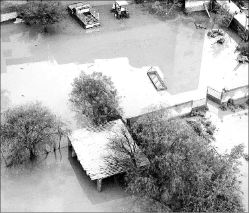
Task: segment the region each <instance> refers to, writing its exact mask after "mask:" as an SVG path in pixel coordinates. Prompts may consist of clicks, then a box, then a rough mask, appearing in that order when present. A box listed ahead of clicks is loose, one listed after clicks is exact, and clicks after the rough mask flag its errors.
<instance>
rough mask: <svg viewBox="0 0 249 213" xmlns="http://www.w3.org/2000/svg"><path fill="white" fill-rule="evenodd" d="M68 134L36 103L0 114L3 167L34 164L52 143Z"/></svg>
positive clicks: (60, 123) (46, 110) (60, 124)
mask: <svg viewBox="0 0 249 213" xmlns="http://www.w3.org/2000/svg"><path fill="white" fill-rule="evenodd" d="M69 132H70V131H69V130H68V129H67V128H65V124H64V123H63V122H62V121H60V120H59V119H57V118H56V116H55V115H53V114H52V113H51V112H50V111H49V110H48V109H47V108H46V107H44V106H42V105H41V104H40V103H32V104H27V105H21V106H17V107H14V108H10V109H8V110H6V111H5V112H3V115H2V122H1V154H2V156H3V158H4V159H6V162H7V166H11V165H14V164H20V163H22V162H24V161H26V160H27V159H30V160H34V159H35V157H36V156H37V155H39V154H41V153H43V152H44V151H45V150H46V148H47V147H48V146H49V147H50V149H51V148H52V147H54V146H55V143H56V139H58V138H59V140H61V135H62V134H63V135H67V134H68V133H69Z"/></svg>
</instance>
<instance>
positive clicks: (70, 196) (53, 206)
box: [1, 148, 134, 212]
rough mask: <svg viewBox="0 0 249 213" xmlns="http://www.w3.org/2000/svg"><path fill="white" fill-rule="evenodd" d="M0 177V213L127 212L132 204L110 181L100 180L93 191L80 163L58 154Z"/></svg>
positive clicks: (66, 150) (130, 199) (3, 173)
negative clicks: (100, 188)
mask: <svg viewBox="0 0 249 213" xmlns="http://www.w3.org/2000/svg"><path fill="white" fill-rule="evenodd" d="M1 168H2V176H1V182H2V184H1V211H3V212H6V211H10V212H13V211H18V212H20V211H28V212H35V211H41V212H42V211H43V212H44V211H49V212H51V211H53V212H60V211H66V212H74V211H81V212H83V211H99V212H101V211H108V212H110V211H130V209H129V208H132V207H133V205H134V201H133V200H132V198H131V197H130V196H128V194H127V193H125V191H124V190H123V189H122V188H121V187H120V186H119V185H118V184H117V183H115V181H114V179H113V178H109V179H105V180H104V181H103V190H102V192H101V193H99V192H97V189H96V183H95V181H91V180H90V178H89V177H88V176H87V175H86V173H85V172H84V171H83V170H82V167H81V165H80V163H79V162H78V161H77V160H76V159H75V158H71V157H70V156H69V155H68V149H67V148H63V149H62V150H61V153H59V152H56V155H54V153H51V154H49V156H48V157H47V158H46V159H45V156H42V157H41V158H40V159H39V160H38V162H35V163H33V164H31V163H30V164H27V165H25V166H22V167H19V168H13V169H8V170H6V169H5V168H4V166H2V167H1Z"/></svg>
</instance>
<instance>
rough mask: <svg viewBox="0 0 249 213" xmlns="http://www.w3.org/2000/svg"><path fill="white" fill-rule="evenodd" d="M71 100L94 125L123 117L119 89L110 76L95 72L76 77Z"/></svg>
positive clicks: (75, 107)
mask: <svg viewBox="0 0 249 213" xmlns="http://www.w3.org/2000/svg"><path fill="white" fill-rule="evenodd" d="M70 102H71V103H72V104H73V106H74V110H75V111H76V112H78V113H80V114H82V115H84V116H85V117H87V118H88V119H89V120H90V122H91V123H92V124H94V125H102V124H105V123H107V122H108V121H111V120H115V119H117V118H120V117H121V114H122V110H121V108H120V107H119V97H118V95H117V90H116V89H115V88H114V85H113V83H112V81H111V79H110V78H108V77H106V76H104V75H102V73H99V72H94V73H92V74H89V75H88V74H85V73H84V72H82V73H81V75H80V76H79V77H78V78H75V79H74V82H73V89H72V92H71V94H70Z"/></svg>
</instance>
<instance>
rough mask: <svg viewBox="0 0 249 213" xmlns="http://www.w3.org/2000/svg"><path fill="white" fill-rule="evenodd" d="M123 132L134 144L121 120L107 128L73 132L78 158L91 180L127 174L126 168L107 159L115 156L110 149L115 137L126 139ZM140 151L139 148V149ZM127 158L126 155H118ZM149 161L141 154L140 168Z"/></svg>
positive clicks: (73, 142)
mask: <svg viewBox="0 0 249 213" xmlns="http://www.w3.org/2000/svg"><path fill="white" fill-rule="evenodd" d="M122 131H125V134H126V136H127V137H128V139H129V140H130V141H131V142H134V141H133V139H132V137H131V135H130V134H129V132H128V130H127V128H126V127H125V125H124V123H123V122H122V121H121V120H120V119H119V120H115V121H112V122H110V123H108V125H106V126H105V127H98V128H96V127H92V128H85V129H78V130H75V131H73V133H72V135H71V136H70V137H69V139H70V141H71V144H72V146H73V148H74V151H75V153H76V155H77V158H78V160H79V162H80V164H81V165H82V167H83V169H84V170H85V171H86V173H87V175H88V176H89V177H90V178H91V180H96V179H103V178H107V177H109V176H112V175H115V174H119V173H121V172H125V168H124V167H123V166H121V165H117V163H116V162H114V161H113V162H112V160H111V159H109V160H108V161H107V160H106V158H107V157H108V156H110V155H115V153H113V151H112V150H111V149H110V148H109V146H108V144H110V142H111V140H112V139H113V137H117V136H118V137H124V136H123V134H122ZM137 149H138V147H137ZM138 150H139V149H138ZM118 157H121V158H127V156H124V155H120V154H119V155H118ZM146 163H147V159H146V158H145V157H144V156H142V154H141V152H140V154H139V164H140V166H142V165H145V164H146Z"/></svg>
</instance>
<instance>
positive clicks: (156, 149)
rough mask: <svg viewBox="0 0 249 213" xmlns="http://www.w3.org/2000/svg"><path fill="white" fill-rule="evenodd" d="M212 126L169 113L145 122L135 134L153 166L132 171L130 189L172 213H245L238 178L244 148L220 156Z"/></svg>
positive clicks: (142, 120) (150, 116)
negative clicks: (215, 145)
mask: <svg viewBox="0 0 249 213" xmlns="http://www.w3.org/2000/svg"><path fill="white" fill-rule="evenodd" d="M197 125H199V128H196V126H197ZM205 126H207V129H205ZM210 126H211V125H210V124H207V125H203V124H200V122H196V123H194V125H193V122H187V121H186V119H170V120H169V119H167V118H166V117H165V116H164V115H163V113H161V114H158V115H157V114H156V113H151V114H148V115H145V116H143V117H141V118H139V119H138V120H137V122H136V123H135V124H134V125H133V126H132V127H131V131H132V132H133V138H134V139H135V140H136V142H137V144H138V145H139V148H140V150H141V151H142V152H143V154H144V155H145V156H146V157H147V158H148V160H149V164H148V165H147V166H145V167H137V168H136V167H132V169H128V168H127V171H128V172H127V174H126V181H127V190H128V191H129V192H131V193H132V194H135V195H137V196H141V197H147V198H150V199H153V200H154V201H155V202H158V203H161V204H162V205H164V206H165V207H169V208H170V209H171V210H172V211H184V212H206V211H207V212H224V211H225V212H240V211H243V207H242V204H241V192H240V186H239V181H238V179H237V174H238V162H239V161H238V159H239V158H240V157H241V156H242V153H243V146H237V147H235V148H234V149H233V150H232V151H231V153H230V154H225V155H220V154H219V153H217V151H216V150H215V148H214V146H213V145H212V144H213V143H212V139H213V137H212V131H213V130H210V129H213V128H210ZM197 129H198V131H196V130H197ZM202 131H203V132H202ZM208 133H210V137H208V136H207V134H208Z"/></svg>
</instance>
